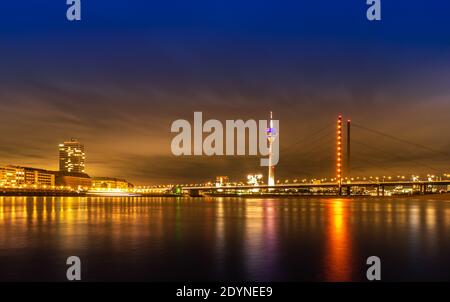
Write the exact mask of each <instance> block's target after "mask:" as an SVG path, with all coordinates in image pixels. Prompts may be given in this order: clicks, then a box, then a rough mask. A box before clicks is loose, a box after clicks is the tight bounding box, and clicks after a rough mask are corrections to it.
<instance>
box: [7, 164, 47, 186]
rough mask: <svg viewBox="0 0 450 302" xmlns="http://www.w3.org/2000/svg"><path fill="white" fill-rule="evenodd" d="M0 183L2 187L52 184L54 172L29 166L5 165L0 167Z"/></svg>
mask: <svg viewBox="0 0 450 302" xmlns="http://www.w3.org/2000/svg"><path fill="white" fill-rule="evenodd" d="M0 185H1V186H4V187H15V186H27V185H30V186H34V185H36V186H54V185H55V172H53V171H47V170H43V169H36V168H30V167H20V166H6V167H2V168H0Z"/></svg>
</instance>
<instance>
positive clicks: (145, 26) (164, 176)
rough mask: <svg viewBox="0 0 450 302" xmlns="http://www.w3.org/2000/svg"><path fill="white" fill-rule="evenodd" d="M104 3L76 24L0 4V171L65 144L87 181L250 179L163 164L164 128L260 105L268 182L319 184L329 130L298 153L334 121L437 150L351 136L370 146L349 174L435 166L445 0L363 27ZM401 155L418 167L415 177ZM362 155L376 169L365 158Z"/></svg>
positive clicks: (201, 161) (324, 14) (202, 164)
mask: <svg viewBox="0 0 450 302" xmlns="http://www.w3.org/2000/svg"><path fill="white" fill-rule="evenodd" d="M113 2H114V3H115V5H112V6H111V7H110V8H109V9H108V12H107V13H106V12H105V11H103V10H102V9H103V7H102V6H101V5H100V4H96V3H89V4H86V9H85V14H84V15H83V16H84V18H83V22H81V23H80V24H72V23H69V22H60V21H61V20H60V16H59V14H60V11H59V9H58V7H57V6H55V7H53V6H49V7H48V8H46V9H45V10H40V12H41V14H40V15H39V16H35V15H33V13H32V12H33V11H34V10H33V8H36V9H37V5H38V4H35V3H31V4H27V5H26V9H25V4H21V3H8V4H6V8H5V9H8V11H10V12H11V13H10V14H9V15H8V16H5V17H4V18H2V19H1V20H0V28H8V30H3V31H2V32H1V33H0V37H1V38H2V41H3V42H4V43H2V45H3V46H4V47H2V49H1V50H0V54H1V55H2V56H4V57H8V60H4V61H2V62H1V63H0V64H1V68H0V112H1V114H2V119H1V121H0V126H1V127H0V156H1V161H0V164H16V165H26V166H33V167H34V166H36V167H41V168H44V169H52V170H55V169H57V167H58V162H57V160H55V149H54V146H55V145H57V144H58V143H60V142H61V141H63V140H64V139H66V138H70V137H77V138H79V139H80V140H81V141H83V142H84V143H85V145H86V146H88V149H89V154H90V156H89V157H88V158H87V161H86V165H87V166H88V167H89V169H88V170H89V171H88V172H90V173H91V174H94V175H111V176H115V177H123V178H126V179H128V180H130V181H131V182H134V183H142V184H147V183H150V184H151V183H171V182H185V181H187V180H190V179H195V180H197V181H199V182H200V181H206V180H208V179H211V178H213V177H214V176H215V175H222V174H223V175H229V176H230V177H232V178H239V177H245V175H246V174H247V173H248V172H249V171H252V172H254V173H263V172H265V171H264V170H263V169H260V168H259V167H258V163H257V161H258V159H257V158H253V157H245V158H241V157H203V158H195V157H180V158H178V157H175V156H173V155H172V154H171V153H170V141H171V139H172V137H173V136H172V134H171V133H170V124H171V123H172V122H173V121H174V120H176V119H187V120H191V119H192V114H193V112H194V111H196V110H197V111H203V112H204V113H205V118H215V119H219V120H226V119H233V120H236V119H244V120H247V119H261V118H265V117H266V114H267V112H268V111H271V110H273V111H275V112H276V116H277V117H278V119H279V120H280V123H281V127H282V129H283V130H282V131H283V137H282V138H281V140H280V148H281V154H280V162H279V164H278V165H277V176H279V177H280V178H281V179H283V178H292V177H319V176H321V177H326V176H330V175H334V166H333V162H334V150H335V148H334V139H333V137H332V135H331V136H328V137H325V138H323V141H321V145H322V146H323V147H322V148H319V147H314V148H315V149H314V150H313V151H310V152H307V151H308V150H307V149H311V148H310V147H309V146H310V145H312V144H314V142H315V140H314V132H315V131H318V130H319V129H322V128H323V127H325V126H326V125H328V124H329V125H330V129H332V128H331V127H333V124H334V120H335V117H336V115H337V114H339V113H342V114H343V115H344V118H351V119H352V120H353V121H354V122H355V123H356V124H360V125H363V126H365V127H368V128H371V129H376V130H377V131H381V132H383V133H388V134H392V135H393V136H395V137H397V138H401V139H404V140H407V141H410V142H414V143H416V144H420V145H424V146H429V147H431V148H432V149H434V150H436V151H438V152H434V153H433V152H428V151H426V150H425V149H417V148H413V147H412V146H411V145H410V146H408V145H402V144H400V143H398V142H392V141H390V140H389V139H387V138H386V137H385V138H381V137H377V136H376V135H375V134H373V133H367V132H364V130H362V129H359V131H358V129H355V131H354V139H355V141H359V142H361V143H363V144H370V145H371V147H374V148H377V150H375V149H374V150H370V149H368V148H365V147H364V146H363V145H362V144H360V145H355V146H354V149H353V150H354V152H353V154H354V155H355V159H354V163H355V167H356V168H358V167H359V168H360V170H359V171H357V170H355V173H360V174H366V175H370V174H377V175H383V174H388V173H389V174H396V173H400V174H406V173H425V174H426V173H432V171H434V170H441V169H446V167H447V166H448V164H447V163H448V161H449V156H448V155H447V154H450V140H449V139H448V138H447V137H446V136H445V135H443V133H445V132H447V131H449V130H450V129H449V127H450V126H449V124H448V112H450V102H449V101H448V100H449V98H450V88H449V87H448V84H447V81H446V79H448V78H449V76H450V57H449V55H448V50H449V49H450V43H449V42H448V41H447V40H446V39H442V37H445V36H448V35H449V34H450V32H449V31H450V29H449V28H450V26H447V23H448V18H446V16H445V14H444V12H446V11H448V8H449V5H450V4H448V3H441V4H439V7H436V5H434V6H433V7H432V8H431V7H423V6H422V5H421V4H420V2H419V1H411V2H410V3H409V9H408V10H406V11H405V10H404V7H403V6H402V5H401V4H399V3H385V4H384V10H386V11H387V12H389V13H388V14H387V15H386V16H385V18H383V21H381V22H380V23H379V24H377V25H376V26H373V25H374V24H371V23H369V22H367V21H366V20H365V19H364V18H365V14H364V12H365V10H366V5H365V3H363V2H364V1H362V2H361V4H360V5H354V4H352V3H337V1H336V3H332V2H330V3H328V5H329V7H328V9H327V10H326V11H325V10H323V7H322V4H319V3H308V4H305V3H289V4H283V5H280V4H277V3H259V2H256V1H250V2H249V3H246V4H242V3H238V2H230V3H229V4H228V5H227V6H224V7H222V6H220V5H219V6H214V5H213V4H207V3H201V4H200V3H199V4H195V3H189V4H186V3H182V2H177V3H176V5H174V6H170V7H169V5H168V4H164V3H157V4H151V3H136V4H134V5H133V6H129V5H126V4H124V3H119V1H113ZM28 5H30V6H28ZM236 7H239V10H236V9H235V8H236ZM255 9H256V10H257V11H258V13H255ZM19 12H20V13H19ZM143 12H146V13H145V14H144V13H143ZM147 13H148V14H149V15H147ZM123 15H127V16H128V17H127V18H126V20H124V19H123V18H121V17H120V16H123ZM394 15H395V18H394V17H393V16H394ZM417 15H420V16H421V18H417ZM10 16H15V18H12V17H10ZM17 16H19V17H17ZM43 20H47V21H45V22H44V21H43ZM118 20H120V22H119V21H118ZM230 20H233V22H230ZM363 32H364V34H363ZM67 45H70V47H67ZM31 46H33V47H31ZM31 48H32V50H30V49H31ZM411 62H414V64H411ZM302 138H305V139H304V141H303V142H300V143H298V144H296V145H295V149H294V148H292V149H291V144H293V143H295V142H297V141H299V140H301V139H302ZM283 148H284V149H287V150H283ZM378 149H379V150H378ZM380 150H381V151H380ZM287 151H289V152H287ZM303 151H304V152H303ZM439 154H440V155H439ZM403 155H405V156H407V157H408V158H410V159H411V160H413V161H414V162H416V163H418V164H417V165H416V166H415V169H414V171H411V164H412V163H411V162H404V161H401V160H399V156H400V157H401V156H403ZM357 156H359V157H363V158H360V159H357V158H356V157H357ZM375 156H376V157H377V158H376V160H375V162H377V161H378V164H374V163H372V164H371V165H369V164H367V163H366V162H365V161H367V160H371V159H372V157H375ZM377 166H378V167H377ZM386 167H387V168H388V169H390V170H392V172H389V171H386V170H385V169H386Z"/></svg>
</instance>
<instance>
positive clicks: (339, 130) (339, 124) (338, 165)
mask: <svg viewBox="0 0 450 302" xmlns="http://www.w3.org/2000/svg"><path fill="white" fill-rule="evenodd" d="M336 181H337V182H338V184H339V186H340V185H341V184H342V115H339V117H338V120H337V150H336Z"/></svg>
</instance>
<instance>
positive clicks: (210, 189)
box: [182, 180, 450, 197]
mask: <svg viewBox="0 0 450 302" xmlns="http://www.w3.org/2000/svg"><path fill="white" fill-rule="evenodd" d="M398 186H404V187H411V188H413V187H416V188H418V191H419V192H420V193H421V194H426V193H427V192H428V191H429V188H431V187H433V186H434V187H439V186H450V180H438V181H382V182H369V181H358V182H348V183H342V184H338V183H336V182H324V183H293V184H278V185H273V186H269V185H258V186H254V185H231V186H222V187H217V186H192V187H189V186H188V187H182V190H183V192H184V193H186V194H189V195H190V196H193V197H194V196H202V194H203V193H218V192H223V191H228V192H229V191H234V192H238V191H248V192H249V193H250V192H252V191H254V190H258V191H265V192H269V193H275V192H283V191H286V190H288V189H297V190H299V189H302V190H309V189H312V188H315V189H328V190H329V191H330V192H335V193H336V195H348V196H349V195H351V192H352V188H375V189H376V191H377V195H378V196H384V195H385V188H387V187H398Z"/></svg>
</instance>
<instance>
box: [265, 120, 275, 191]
mask: <svg viewBox="0 0 450 302" xmlns="http://www.w3.org/2000/svg"><path fill="white" fill-rule="evenodd" d="M266 134H267V140H268V141H269V176H268V180H267V185H269V186H274V185H275V166H274V165H273V164H272V163H273V159H272V146H273V142H274V141H275V139H276V138H277V129H275V128H274V127H273V116H272V111H270V121H269V128H267V130H266Z"/></svg>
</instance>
